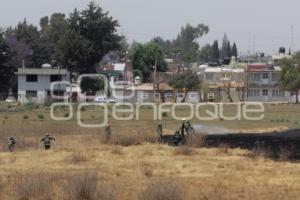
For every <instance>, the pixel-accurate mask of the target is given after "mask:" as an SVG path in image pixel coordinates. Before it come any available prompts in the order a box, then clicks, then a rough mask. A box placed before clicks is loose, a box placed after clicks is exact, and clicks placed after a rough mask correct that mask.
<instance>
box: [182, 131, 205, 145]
mask: <svg viewBox="0 0 300 200" xmlns="http://www.w3.org/2000/svg"><path fill="white" fill-rule="evenodd" d="M204 143H205V136H204V135H203V134H194V135H189V136H188V137H187V139H186V144H187V146H190V147H194V148H199V147H203V146H204Z"/></svg>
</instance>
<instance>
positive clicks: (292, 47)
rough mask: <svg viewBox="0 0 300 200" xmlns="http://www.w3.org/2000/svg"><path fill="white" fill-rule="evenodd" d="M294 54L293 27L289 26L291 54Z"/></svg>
mask: <svg viewBox="0 0 300 200" xmlns="http://www.w3.org/2000/svg"><path fill="white" fill-rule="evenodd" d="M293 52H294V25H292V26H291V54H293Z"/></svg>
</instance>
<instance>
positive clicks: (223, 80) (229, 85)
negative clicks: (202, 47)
mask: <svg viewBox="0 0 300 200" xmlns="http://www.w3.org/2000/svg"><path fill="white" fill-rule="evenodd" d="M198 75H199V76H200V78H201V79H203V80H204V82H205V83H206V86H207V88H206V91H205V93H206V95H205V96H206V97H205V99H206V100H208V101H214V102H228V101H230V99H231V100H232V101H234V102H237V101H242V100H243V98H244V96H243V93H244V92H243V91H244V89H245V85H244V80H245V70H244V69H242V68H230V67H206V68H205V69H202V71H200V73H198Z"/></svg>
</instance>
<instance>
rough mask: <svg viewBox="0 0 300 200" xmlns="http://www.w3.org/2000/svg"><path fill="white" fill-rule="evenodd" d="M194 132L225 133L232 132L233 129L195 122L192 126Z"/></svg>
mask: <svg viewBox="0 0 300 200" xmlns="http://www.w3.org/2000/svg"><path fill="white" fill-rule="evenodd" d="M193 127H194V129H195V131H196V133H202V134H205V135H226V134H230V133H234V132H235V131H233V130H230V129H227V128H224V127H221V126H207V125H202V124H197V125H194V126H193Z"/></svg>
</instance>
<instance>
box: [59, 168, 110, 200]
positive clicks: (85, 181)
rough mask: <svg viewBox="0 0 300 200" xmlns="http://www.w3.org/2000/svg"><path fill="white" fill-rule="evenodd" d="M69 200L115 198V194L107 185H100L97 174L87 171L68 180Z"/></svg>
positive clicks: (65, 188)
mask: <svg viewBox="0 0 300 200" xmlns="http://www.w3.org/2000/svg"><path fill="white" fill-rule="evenodd" d="M64 191H65V199H67V200H100V199H101V200H113V199H114V195H113V192H112V191H111V189H109V188H107V187H101V188H99V187H98V177H97V174H96V173H95V172H94V173H89V172H85V173H83V174H80V175H75V176H73V177H70V178H68V179H67V180H66V182H65V185H64Z"/></svg>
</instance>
